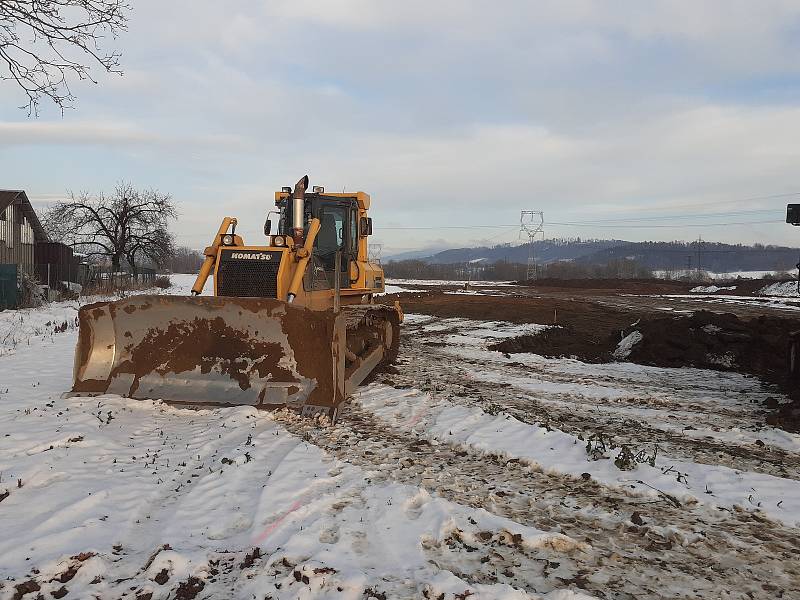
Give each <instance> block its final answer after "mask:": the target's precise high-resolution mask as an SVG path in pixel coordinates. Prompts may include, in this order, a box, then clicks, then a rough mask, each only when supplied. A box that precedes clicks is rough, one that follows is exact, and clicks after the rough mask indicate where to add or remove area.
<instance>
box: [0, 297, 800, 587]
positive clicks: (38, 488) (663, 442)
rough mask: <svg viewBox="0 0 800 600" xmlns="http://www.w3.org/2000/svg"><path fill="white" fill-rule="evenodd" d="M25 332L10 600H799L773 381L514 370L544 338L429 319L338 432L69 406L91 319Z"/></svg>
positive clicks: (631, 368)
mask: <svg viewBox="0 0 800 600" xmlns="http://www.w3.org/2000/svg"><path fill="white" fill-rule="evenodd" d="M3 319H6V320H5V321H3ZM10 319H11V317H10V316H9V315H8V313H4V314H0V340H1V339H5V340H6V341H5V342H4V346H3V347H2V348H1V349H0V407H2V411H0V472H1V473H2V474H1V475H0V498H2V500H0V531H2V532H3V535H2V536H0V599H3V600H5V599H7V598H8V599H11V598H31V599H33V598H37V597H38V596H39V595H41V597H43V598H51V597H55V598H93V597H96V598H131V599H138V600H146V599H151V600H157V599H165V598H248V599H249V598H257V599H258V600H262V599H264V598H274V599H277V598H292V599H295V598H303V599H306V598H309V599H310V598H353V599H356V598H358V599H361V598H379V599H380V598H384V599H391V598H442V599H447V600H451V599H456V598H539V597H545V598H548V599H549V600H566V599H570V598H574V599H579V598H585V597H596V598H698V597H703V598H781V597H783V598H796V597H800V536H799V535H798V533H799V532H798V526H800V481H798V479H800V476H799V475H798V454H800V439H798V436H794V435H790V434H786V433H784V432H781V431H779V430H774V429H772V428H769V427H765V426H764V425H763V414H764V408H763V403H764V401H765V400H766V398H768V397H774V398H776V399H778V400H779V401H780V400H781V399H782V398H781V396H780V395H779V394H777V393H774V392H773V391H771V390H769V389H767V388H765V387H763V386H761V385H760V384H759V383H758V382H756V381H755V380H753V379H748V378H743V377H740V376H737V375H728V374H720V373H709V372H705V371H696V370H691V369H681V370H667V369H656V368H645V367H639V366H636V365H628V364H614V365H585V364H583V363H579V362H577V361H570V360H547V359H543V358H541V357H538V356H534V355H515V356H511V357H508V358H507V357H505V356H503V355H502V354H500V353H496V352H489V351H487V350H486V345H487V342H488V341H491V340H496V339H498V338H502V337H507V336H512V335H517V334H519V333H523V332H527V333H530V332H532V331H535V330H536V329H537V326H508V325H507V324H503V323H479V322H470V321H466V320H462V319H445V320H442V319H437V320H433V319H430V318H427V317H416V316H413V315H411V316H410V318H409V320H408V324H407V325H406V326H405V331H404V341H403V350H402V353H401V362H400V364H398V365H397V366H396V369H395V370H393V371H392V372H389V373H384V374H381V375H379V376H378V377H377V378H376V380H375V382H374V383H372V384H370V385H369V386H366V387H363V388H361V389H360V390H359V392H358V394H357V395H356V397H355V398H354V399H353V400H352V402H351V404H350V406H349V410H347V411H346V413H345V415H344V416H343V418H342V420H341V421H340V422H339V423H338V424H337V425H335V426H332V427H322V428H320V427H317V426H316V425H315V424H313V423H310V422H308V421H304V420H301V419H298V418H296V417H295V416H294V415H292V414H288V413H278V414H267V413H260V412H258V411H255V410H252V409H250V408H243V407H239V408H232V409H215V410H205V409H203V410H190V409H186V408H177V407H172V406H168V405H164V404H162V403H159V402H148V401H130V400H126V399H123V398H119V397H115V396H103V397H99V398H94V399H86V398H83V399H81V398H73V399H61V398H60V396H59V395H60V392H62V391H63V390H64V389H66V387H68V382H69V377H70V371H71V362H72V355H71V353H72V348H73V347H74V343H75V330H74V324H73V322H72V319H74V307H70V306H68V305H58V306H55V307H51V308H48V309H42V310H39V311H31V312H30V313H27V314H26V315H23V316H22V317H20V316H19V315H17V317H16V321H14V322H13V323H11V321H10ZM62 322H67V327H66V328H65V329H66V330H65V331H62V330H61V329H63V327H62ZM56 326H57V327H56ZM4 328H5V329H4ZM8 340H12V341H11V342H9V341H8ZM656 446H658V450H657V451H656V450H655V447H656Z"/></svg>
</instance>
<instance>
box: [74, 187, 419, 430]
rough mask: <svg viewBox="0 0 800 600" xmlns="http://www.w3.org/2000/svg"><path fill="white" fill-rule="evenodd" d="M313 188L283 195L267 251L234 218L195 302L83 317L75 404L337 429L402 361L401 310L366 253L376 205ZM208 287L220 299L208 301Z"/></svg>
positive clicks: (268, 230)
mask: <svg viewBox="0 0 800 600" xmlns="http://www.w3.org/2000/svg"><path fill="white" fill-rule="evenodd" d="M308 183H309V180H308V176H307V175H306V176H304V177H303V178H301V179H300V180H299V181H298V182H297V184H296V185H295V186H294V188H292V187H284V188H282V190H281V191H280V192H276V193H275V207H276V209H275V211H272V212H270V214H269V215H267V220H266V223H265V225H264V235H265V237H266V243H265V244H262V245H248V244H246V243H245V241H244V239H243V238H242V237H241V236H240V235H239V234H237V233H236V226H237V223H238V221H237V219H236V218H233V217H225V218H224V219H223V221H222V224H221V225H220V227H219V230H218V231H217V233H216V235H215V236H214V239H213V241H212V243H211V245H210V246H208V247H207V248H206V249H205V250H204V262H203V264H202V266H201V268H200V271H199V273H198V275H197V279H196V281H195V283H194V285H193V287H192V295H191V296H168V295H140V296H131V297H128V298H124V299H121V300H116V301H110V302H98V303H94V304H88V305H86V306H83V307H81V309H80V310H79V314H78V319H79V335H78V344H77V348H76V351H75V363H74V374H73V386H72V390H71V392H70V394H71V395H90V396H93V395H100V394H119V395H122V396H127V397H130V398H138V399H162V400H165V401H167V402H175V403H185V404H191V405H223V406H230V405H251V406H256V407H261V408H279V407H287V408H289V409H293V410H296V411H298V412H300V413H301V414H302V415H305V416H324V417H327V418H328V419H330V420H331V421H335V420H336V419H337V417H338V416H339V414H340V407H341V404H342V402H343V401H344V400H345V399H346V398H347V397H348V396H349V395H350V394H351V393H352V392H353V390H355V388H356V387H357V386H358V385H360V384H361V383H362V382H363V381H364V380H365V379H367V378H368V377H369V376H370V374H371V373H372V372H373V371H375V370H376V369H377V368H379V367H380V366H381V365H385V364H389V363H391V362H392V361H394V359H395V358H396V356H397V352H398V348H399V339H400V338H399V334H400V323H401V322H402V320H403V313H402V310H401V308H400V305H399V303H397V302H395V304H394V305H391V306H390V305H383V304H380V303H377V302H376V300H377V298H376V296H377V294H379V293H381V292H383V291H384V289H385V287H384V273H383V269H382V267H381V266H380V264H379V263H377V262H375V261H372V260H370V258H369V256H368V238H369V236H370V235H372V219H371V218H370V217H369V215H368V212H369V209H370V197H369V195H368V194H366V193H364V192H353V193H341V194H338V193H335V194H334V193H326V192H325V189H324V188H323V187H319V186H315V187H314V188H313V189H311V190H308ZM273 215H275V216H277V217H278V221H277V223H276V225H277V227H276V231H275V232H274V233H273V231H272V224H273V223H272V219H271V218H270V217H272V216H273ZM209 277H213V295H202V294H203V291H204V289H205V286H206V283H207V281H208V279H209Z"/></svg>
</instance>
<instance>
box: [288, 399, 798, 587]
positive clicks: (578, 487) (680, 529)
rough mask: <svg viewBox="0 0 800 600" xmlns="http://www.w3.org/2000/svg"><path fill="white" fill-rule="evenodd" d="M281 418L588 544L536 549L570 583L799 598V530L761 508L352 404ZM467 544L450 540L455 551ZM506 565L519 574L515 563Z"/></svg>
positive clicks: (387, 475) (467, 500)
mask: <svg viewBox="0 0 800 600" xmlns="http://www.w3.org/2000/svg"><path fill="white" fill-rule="evenodd" d="M281 419H282V422H283V424H284V426H285V427H287V429H289V430H290V431H292V432H293V433H296V434H298V435H303V436H304V437H305V438H306V439H308V440H309V441H311V442H312V443H314V444H315V445H317V446H319V447H321V448H323V449H324V450H326V451H328V452H330V453H332V454H333V455H334V456H336V457H337V458H339V459H341V460H343V461H346V462H350V463H352V464H355V465H358V466H360V467H362V468H364V469H371V470H372V473H373V477H374V481H382V480H389V481H396V482H399V483H405V484H410V485H415V486H419V487H422V488H424V489H425V490H427V491H429V492H430V493H432V494H435V495H437V496H440V497H442V498H445V499H447V500H450V501H452V502H458V503H460V504H465V505H468V506H473V507H476V508H484V509H486V510H488V511H490V512H492V513H495V514H497V515H499V516H502V517H506V518H509V519H513V520H514V521H516V522H519V523H522V524H524V525H528V526H531V527H536V528H538V529H542V530H545V531H548V530H549V531H555V532H559V533H563V534H564V535H567V536H569V537H571V538H573V539H575V540H579V541H586V542H587V543H589V544H590V545H591V550H589V551H587V552H579V553H576V554H574V555H573V556H569V557H568V556H565V555H564V554H563V553H559V552H557V551H542V550H540V551H539V553H538V554H537V559H538V560H539V561H540V565H541V566H540V569H546V565H547V564H550V563H558V564H559V566H561V563H564V562H566V563H567V564H568V565H569V570H570V571H571V573H572V575H571V579H570V581H571V582H572V583H574V584H577V585H578V586H579V587H582V588H584V589H586V590H587V591H589V592H591V593H593V594H595V595H597V596H598V597H601V598H640V597H645V596H646V597H652V598H676V597H677V598H680V597H687V598H689V597H697V596H698V595H705V596H706V597H711V596H713V597H719V598H740V597H742V594H743V593H749V594H750V596H749V597H750V598H765V599H766V598H774V597H776V595H777V594H778V592H780V591H781V590H782V591H787V592H788V591H790V590H791V592H792V593H797V594H800V563H798V561H797V556H798V553H800V541H798V539H797V532H796V531H795V530H793V529H790V528H786V527H783V526H781V525H778V524H775V523H772V522H769V521H766V520H764V519H763V518H761V517H758V516H757V515H753V514H750V513H738V512H724V511H713V512H712V511H710V510H707V509H705V508H703V507H701V506H696V507H686V506H684V507H681V508H676V507H675V506H673V505H672V504H670V503H669V502H666V501H664V500H655V501H653V500H651V499H644V498H641V497H635V496H628V495H627V494H625V493H623V492H621V491H619V490H615V489H611V488H607V487H605V486H602V485H600V484H598V483H597V482H595V481H592V480H590V481H584V480H582V479H580V478H579V479H575V478H572V477H568V476H563V475H558V474H549V473H542V472H541V471H537V470H536V469H534V468H531V467H530V466H526V465H524V464H521V463H520V462H518V461H515V460H510V461H509V460H505V459H503V458H500V457H496V456H491V455H479V454H476V453H473V452H470V451H469V450H466V449H464V448H460V447H457V446H451V445H448V444H444V443H439V444H436V443H435V442H431V441H429V440H427V439H425V438H424V437H423V436H420V435H417V434H416V433H414V432H412V431H411V429H410V427H409V426H408V424H407V423H405V424H402V423H401V424H399V426H398V427H394V426H392V425H389V424H387V423H386V422H383V421H380V422H379V421H377V420H376V419H374V418H373V417H372V416H371V415H370V414H368V413H367V412H365V411H364V410H362V409H361V408H360V407H358V406H355V405H349V406H348V409H347V411H345V413H344V414H343V417H342V420H341V421H340V422H339V424H337V425H336V426H333V427H329V428H324V429H320V428H317V427H316V426H315V425H314V424H310V423H308V422H305V421H301V420H296V419H294V418H292V417H287V416H284V417H282V418H281ZM634 512H636V513H638V515H639V517H640V518H641V519H642V521H643V523H644V524H643V525H637V524H636V523H634V522H632V521H631V518H633V519H634V520H636V521H638V520H639V518H637V517H633V513H634ZM459 543H460V542H459V541H458V540H451V543H450V546H448V547H451V549H452V548H455V547H457V546H458V544H459ZM466 545H469V544H468V543H467V544H466ZM767 549H768V550H767ZM439 550H440V552H439V553H438V554H437V555H436V556H432V560H437V561H442V565H445V564H446V562H447V561H446V556H447V553H446V552H444V553H442V551H441V550H442V549H439ZM490 556H491V553H490V552H489V551H487V553H486V554H481V552H477V553H476V554H475V557H476V561H475V565H474V570H473V571H472V572H471V573H470V574H469V575H470V576H471V577H472V578H473V579H472V581H474V582H483V581H492V578H496V577H499V576H502V571H498V569H497V568H496V565H495V563H493V562H491V559H490V558H488V557H490ZM506 558H507V560H508V563H509V564H511V565H513V564H514V561H515V560H517V561H519V558H520V557H519V555H518V554H515V553H514V552H510V553H509V555H508V556H507V557H506ZM484 559H486V560H485V562H481V561H482V560H484ZM510 572H511V573H512V574H513V575H514V576H515V577H517V578H519V577H520V574H519V573H518V572H517V571H515V570H514V569H513V567H512V568H511V570H510ZM498 573H499V575H498ZM538 576H540V577H541V572H539V573H538ZM501 581H502V579H501ZM517 585H519V580H517ZM765 585H766V586H767V588H768V589H767V588H764V587H763V586H765Z"/></svg>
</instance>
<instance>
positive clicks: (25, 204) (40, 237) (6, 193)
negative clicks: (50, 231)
mask: <svg viewBox="0 0 800 600" xmlns="http://www.w3.org/2000/svg"><path fill="white" fill-rule="evenodd" d="M18 198H19V199H20V200H22V214H24V215H25V217H26V218H27V219H28V223H30V224H31V227H32V228H33V236H34V240H36V241H37V242H46V241H48V240H49V239H50V238H49V237H48V235H47V232H46V231H45V230H44V227H42V223H41V221H39V217H38V216H37V215H36V211H35V210H33V206H31V201H30V200H28V195H27V194H26V193H25V190H0V211H4V210H5V209H6V208H8V205H9V204H11V203H12V202H14V201H15V200H17V199H18Z"/></svg>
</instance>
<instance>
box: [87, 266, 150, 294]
mask: <svg viewBox="0 0 800 600" xmlns="http://www.w3.org/2000/svg"><path fill="white" fill-rule="evenodd" d="M155 279H156V271H155V269H147V268H140V269H138V272H137V273H136V275H134V274H133V273H128V272H126V271H112V270H111V269H101V268H96V267H92V268H91V269H90V270H89V273H88V276H87V280H86V283H85V284H83V285H85V287H87V288H89V289H90V290H91V291H92V292H93V293H108V292H113V291H116V290H124V289H135V288H140V287H150V286H152V285H153V283H154V282H155Z"/></svg>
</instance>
